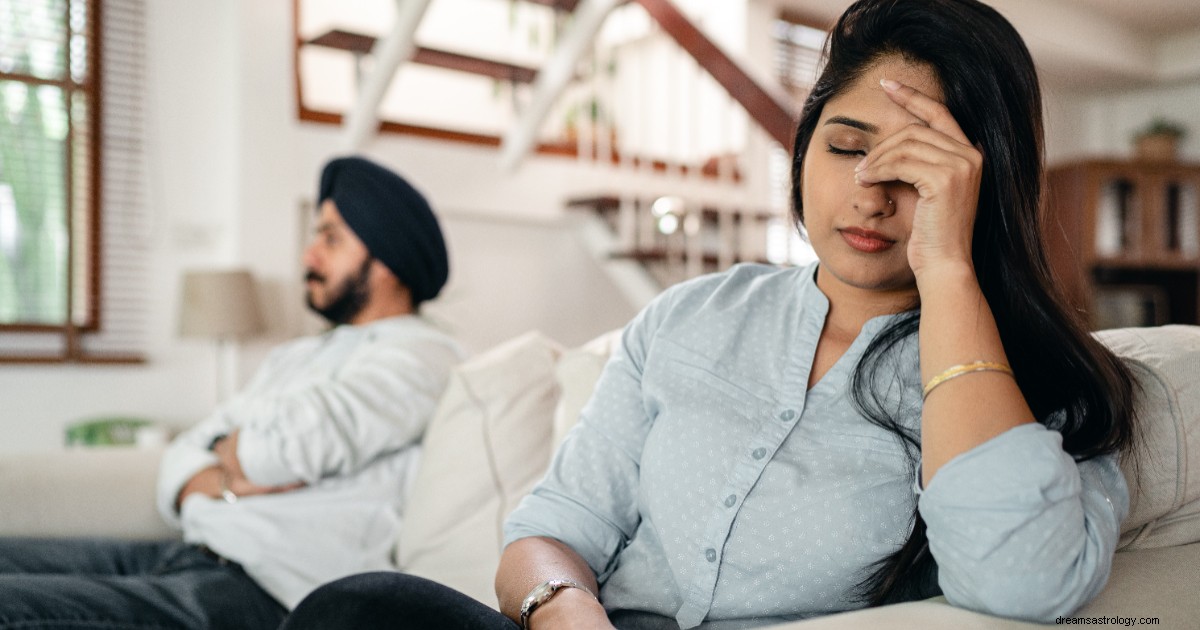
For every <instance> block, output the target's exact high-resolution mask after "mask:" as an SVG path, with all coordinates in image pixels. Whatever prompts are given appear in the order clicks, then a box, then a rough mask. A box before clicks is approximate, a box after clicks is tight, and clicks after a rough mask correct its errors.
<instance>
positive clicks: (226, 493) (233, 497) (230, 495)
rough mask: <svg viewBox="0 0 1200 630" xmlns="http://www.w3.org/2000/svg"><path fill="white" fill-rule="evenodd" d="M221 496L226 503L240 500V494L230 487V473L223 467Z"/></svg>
mask: <svg viewBox="0 0 1200 630" xmlns="http://www.w3.org/2000/svg"><path fill="white" fill-rule="evenodd" d="M221 498H222V499H225V502H226V503H237V500H238V495H237V494H235V493H234V492H233V490H230V489H229V473H227V472H225V469H224V468H222V469H221Z"/></svg>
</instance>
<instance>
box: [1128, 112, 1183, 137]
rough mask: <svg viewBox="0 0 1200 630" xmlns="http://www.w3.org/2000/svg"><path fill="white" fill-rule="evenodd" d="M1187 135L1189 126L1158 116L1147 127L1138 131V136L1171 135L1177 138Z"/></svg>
mask: <svg viewBox="0 0 1200 630" xmlns="http://www.w3.org/2000/svg"><path fill="white" fill-rule="evenodd" d="M1186 135H1187V127H1184V126H1183V125H1182V124H1181V123H1177V122H1175V121H1173V120H1168V119H1166V118H1162V117H1156V118H1154V119H1153V120H1151V121H1150V122H1149V123H1148V124H1147V125H1146V126H1145V127H1143V128H1142V129H1141V130H1140V131H1138V132H1137V137H1138V138H1144V137H1146V136H1171V137H1173V138H1176V139H1180V138H1183V137H1184V136H1186Z"/></svg>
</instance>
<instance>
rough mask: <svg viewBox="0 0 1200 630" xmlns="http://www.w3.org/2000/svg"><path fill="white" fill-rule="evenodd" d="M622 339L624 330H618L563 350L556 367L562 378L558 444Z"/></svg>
mask: <svg viewBox="0 0 1200 630" xmlns="http://www.w3.org/2000/svg"><path fill="white" fill-rule="evenodd" d="M620 342H621V331H620V330H614V331H610V332H607V333H604V334H603V335H600V336H599V337H596V338H595V339H593V340H591V341H589V342H587V343H585V344H583V345H582V346H580V347H578V348H572V349H571V350H568V351H566V352H564V353H563V355H562V358H561V359H559V360H558V365H557V366H556V367H555V368H554V376H555V378H556V379H558V388H559V392H560V396H559V399H558V406H557V407H556V408H555V409H554V448H555V449H557V448H558V445H559V444H562V441H563V439H564V438H566V437H567V433H569V432H570V431H571V428H572V427H574V426H575V423H576V422H578V421H579V412H580V411H582V410H583V406H584V405H585V404H587V401H588V399H590V398H591V397H592V390H593V389H595V388H596V381H598V380H600V373H601V372H603V371H604V364H605V363H608V357H609V355H611V354H612V352H613V349H614V348H616V345H617V344H618V343H620Z"/></svg>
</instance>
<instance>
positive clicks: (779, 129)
mask: <svg viewBox="0 0 1200 630" xmlns="http://www.w3.org/2000/svg"><path fill="white" fill-rule="evenodd" d="M635 1H636V2H637V3H638V4H640V5H641V6H642V8H644V9H645V10H646V13H648V14H650V17H651V18H653V19H654V21H655V22H657V23H658V25H659V26H660V27H662V29H663V31H664V32H665V33H667V34H668V35H670V36H671V38H672V39H674V40H675V43H677V44H679V46H680V47H681V48H683V49H684V50H685V51H687V53H688V54H689V55H691V56H692V58H693V59H695V60H696V62H697V63H699V64H700V67H702V68H704V70H705V71H707V72H708V73H709V74H711V75H712V77H713V78H714V79H716V81H717V83H719V84H720V85H721V87H723V88H725V91H726V92H729V95H730V96H732V97H733V98H734V100H736V101H737V102H738V103H739V104H740V105H741V106H742V107H743V108H744V109H745V110H746V113H747V114H749V115H750V117H751V118H752V119H754V121H755V122H756V123H758V125H759V126H760V127H762V128H763V129H764V130H765V131H766V132H767V134H768V135H770V136H771V137H772V138H774V139H775V141H776V142H778V143H779V144H781V145H783V146H784V148H786V149H787V150H788V151H791V150H792V142H793V140H795V134H796V115H795V114H794V113H793V112H792V111H791V108H790V107H789V106H788V105H786V103H787V101H786V100H785V99H784V98H783V97H781V96H776V95H774V94H772V93H771V92H770V91H768V90H767V89H766V88H764V87H762V86H760V85H759V84H758V83H756V82H755V81H754V79H752V78H750V75H748V74H746V71H745V70H742V68H741V66H739V65H738V64H737V63H736V62H734V60H733V59H730V58H729V55H726V54H725V52H724V51H723V50H721V49H720V48H719V47H718V46H717V45H716V44H714V43H713V42H712V40H710V39H709V38H708V37H707V36H705V35H704V33H703V32H701V31H700V29H698V28H696V26H695V25H694V24H692V22H691V21H690V20H688V18H687V16H686V15H684V14H683V12H682V11H680V10H679V9H678V8H677V7H676V6H675V5H674V4H672V3H671V0H635Z"/></svg>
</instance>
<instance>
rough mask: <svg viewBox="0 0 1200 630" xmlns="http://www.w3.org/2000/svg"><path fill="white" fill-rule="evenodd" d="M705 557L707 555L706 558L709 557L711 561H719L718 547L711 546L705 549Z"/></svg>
mask: <svg viewBox="0 0 1200 630" xmlns="http://www.w3.org/2000/svg"><path fill="white" fill-rule="evenodd" d="M704 557H705V559H707V560H708V561H709V562H716V561H717V550H716V549H713V548H712V547H709V548H708V549H705V550H704Z"/></svg>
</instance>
